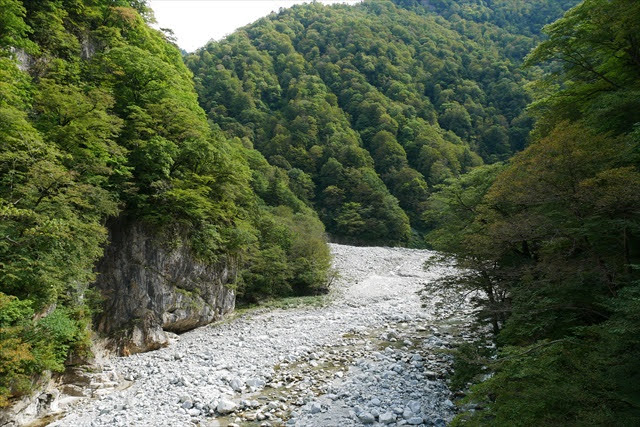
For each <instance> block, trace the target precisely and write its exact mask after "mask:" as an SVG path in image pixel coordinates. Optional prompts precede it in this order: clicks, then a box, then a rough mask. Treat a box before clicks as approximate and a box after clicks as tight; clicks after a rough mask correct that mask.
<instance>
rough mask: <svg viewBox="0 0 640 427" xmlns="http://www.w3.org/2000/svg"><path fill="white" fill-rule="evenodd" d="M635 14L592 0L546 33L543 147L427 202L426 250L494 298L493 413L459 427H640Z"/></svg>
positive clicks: (488, 402) (537, 137) (481, 398)
mask: <svg viewBox="0 0 640 427" xmlns="http://www.w3.org/2000/svg"><path fill="white" fill-rule="evenodd" d="M639 10H640V9H638V7H637V4H636V2H625V1H599V0H586V1H584V2H582V3H580V4H579V5H578V6H576V7H575V8H574V9H572V10H570V11H569V12H567V14H566V15H565V17H564V18H562V19H560V20H558V21H557V22H555V23H553V24H551V25H549V26H548V27H547V28H546V29H545V31H546V32H547V33H548V34H549V39H548V40H547V41H544V42H543V43H541V44H540V46H539V47H538V48H537V49H536V50H534V51H533V53H532V54H531V55H530V56H529V59H528V61H529V62H530V63H534V62H537V61H546V60H553V61H555V72H553V73H551V74H549V75H547V76H545V80H543V81H541V83H540V85H539V86H540V88H541V89H542V92H540V94H541V95H540V99H539V100H538V101H537V102H536V103H535V104H534V105H533V108H532V111H533V112H534V113H535V114H536V115H537V116H538V117H539V121H538V122H537V125H536V128H535V132H534V134H533V135H534V141H533V143H532V144H531V145H530V146H529V147H528V148H526V149H525V150H524V151H523V152H521V153H519V154H518V155H516V156H515V157H514V158H513V159H511V161H510V162H509V164H508V165H507V166H506V167H504V168H502V170H500V171H498V172H499V173H498V174H497V175H496V174H492V175H491V174H490V175H487V176H484V177H483V176H482V175H481V174H480V173H479V172H476V174H477V175H476V176H475V177H477V178H480V179H479V180H474V172H475V171H474V172H472V173H471V174H469V176H468V178H467V177H463V178H461V179H460V180H457V181H449V182H448V183H447V184H445V185H444V186H442V187H441V188H439V192H438V193H436V194H434V195H432V196H431V198H430V199H429V206H430V208H431V211H428V212H427V213H425V217H426V219H427V220H428V221H434V222H435V224H436V225H438V226H440V227H442V229H441V230H436V231H434V232H433V233H431V234H430V235H429V239H430V241H431V242H432V243H433V244H434V245H436V246H437V247H439V248H441V249H444V250H446V251H448V252H449V253H451V254H453V255H455V257H456V259H457V260H458V262H459V263H460V264H461V265H462V266H464V267H466V268H467V269H468V270H466V272H465V273H464V274H463V281H464V283H465V284H466V285H467V286H470V287H472V288H473V289H478V288H479V289H482V290H484V291H485V294H486V300H485V301H482V305H483V310H482V311H481V312H480V313H482V312H485V313H489V314H491V313H493V315H489V316H486V319H487V320H489V321H491V322H492V323H493V329H494V331H495V332H496V342H497V344H498V351H497V359H496V360H495V362H493V363H491V364H490V365H489V366H490V367H491V369H492V375H491V376H490V378H489V379H487V380H485V381H484V382H481V383H480V384H478V385H476V386H474V387H472V389H471V393H470V395H469V396H468V398H467V400H468V401H471V402H476V403H480V404H481V406H483V407H484V408H485V409H484V410H480V411H475V412H473V413H463V414H461V415H460V416H459V417H458V418H457V419H456V421H455V422H454V425H523V426H525V425H533V424H542V425H558V426H560V425H624V426H627V425H629V426H631V425H636V424H637V423H638V422H639V420H640V400H639V396H640V388H639V387H638V384H639V382H638V380H637V378H636V377H637V372H638V371H639V369H638V361H637V358H636V357H634V356H631V354H637V351H638V340H637V334H636V331H637V328H638V319H637V317H638V316H637V313H636V312H634V311H633V310H635V309H637V304H638V294H637V291H638V289H637V288H638V279H639V276H638V270H637V269H636V268H634V265H637V264H638V262H639V261H640V238H639V236H640V222H639V221H638V218H640V215H639V214H640V197H639V196H638V194H640V170H639V169H638V160H639V159H638V144H639V143H640V140H639V139H638V138H637V134H636V128H637V123H639V122H640V115H639V114H638V111H639V110H638V109H637V108H635V107H633V103H634V102H636V100H637V97H636V96H635V95H634V94H635V93H636V92H637V88H638V84H639V82H640V79H639V78H638V73H637V70H638V67H637V64H635V60H634V59H633V58H634V55H636V53H637V45H636V44H635V43H636V42H635V36H631V34H632V33H633V34H635V33H636V27H637V25H636V24H637V22H638V17H639V16H640V15H639V14H638V11H639ZM623 15H624V16H623ZM465 184H470V186H469V187H465ZM434 211H435V212H434ZM496 295H497V296H498V298H496Z"/></svg>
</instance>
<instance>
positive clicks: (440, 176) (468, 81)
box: [187, 1, 575, 244]
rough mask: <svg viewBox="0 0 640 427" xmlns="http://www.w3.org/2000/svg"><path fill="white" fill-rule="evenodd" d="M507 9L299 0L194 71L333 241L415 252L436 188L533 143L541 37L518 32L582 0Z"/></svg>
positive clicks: (215, 114)
mask: <svg viewBox="0 0 640 427" xmlns="http://www.w3.org/2000/svg"><path fill="white" fill-rule="evenodd" d="M476 3H477V4H476ZM497 3H499V4H498V5H497V6H495V7H494V6H489V5H486V4H485V2H443V1H441V2H423V4H418V3H417V2H398V4H395V3H393V2H391V1H371V2H365V3H363V4H361V5H358V6H356V7H350V6H333V7H325V6H322V5H320V4H311V5H304V6H298V7H293V8H291V9H288V10H285V11H282V12H280V13H278V14H274V15H272V16H269V17H267V18H264V19H261V20H260V21H258V22H256V23H255V24H252V25H249V26H247V27H245V28H244V29H241V30H239V31H237V32H236V33H234V34H232V35H231V36H229V37H227V38H226V39H225V40H223V41H221V42H211V43H209V44H208V45H207V46H206V47H205V48H203V49H201V50H199V51H198V52H196V54H194V55H190V56H189V57H187V65H188V66H189V67H190V68H191V69H192V71H193V72H194V74H195V78H196V89H197V91H198V93H199V96H200V103H201V105H202V107H203V108H204V110H205V111H206V112H207V114H208V116H209V119H210V120H211V121H212V122H213V123H215V124H216V125H218V126H219V127H220V128H221V129H222V130H223V131H224V133H225V134H226V135H228V136H230V137H238V138H241V139H242V140H243V141H244V143H245V145H247V146H252V147H255V148H257V149H258V150H259V151H260V152H261V153H263V154H264V156H265V157H266V158H267V160H268V161H269V162H270V163H271V164H272V165H274V166H278V167H280V168H282V169H283V170H284V171H286V173H287V175H288V176H289V178H290V183H291V188H292V189H293V190H294V192H295V193H296V195H297V196H298V197H299V198H301V199H302V200H305V201H306V202H307V203H308V205H309V206H313V207H314V208H315V209H316V210H317V211H318V213H319V214H320V217H321V218H322V220H323V222H324V223H325V225H326V226H327V229H328V231H329V232H330V233H332V234H333V235H334V236H336V237H337V238H342V239H347V240H349V241H355V242H368V243H385V244H399V243H401V244H406V243H407V242H408V241H409V239H410V235H411V228H413V229H414V230H417V231H418V232H421V231H424V230H425V223H424V222H423V221H422V219H421V214H422V212H423V211H424V210H425V202H426V200H427V198H428V197H429V194H430V192H431V189H432V187H433V186H434V185H437V184H440V183H442V182H444V180H446V179H447V178H451V177H457V176H460V175H461V174H464V173H465V172H467V171H469V170H470V169H471V168H473V167H475V166H478V165H480V164H482V163H483V162H489V163H491V162H495V161H497V160H504V159H507V158H508V157H509V156H510V155H511V154H512V153H514V152H516V151H519V150H521V149H523V148H524V147H525V145H526V143H527V135H528V133H529V131H530V129H531V126H532V123H533V122H532V119H531V117H530V116H529V115H528V114H527V113H526V112H525V111H524V109H525V107H526V105H527V104H528V103H529V102H530V100H531V99H530V97H529V95H528V94H527V92H526V90H525V87H524V86H525V84H526V83H527V81H529V78H530V77H529V76H528V72H523V71H522V70H521V69H520V68H519V66H520V61H521V59H522V57H523V56H524V54H526V53H527V52H528V51H529V49H530V48H531V47H533V46H534V44H535V43H536V41H537V40H538V37H537V32H535V31H531V30H529V29H526V28H525V29H523V30H522V31H514V30H513V28H519V24H518V22H519V21H522V22H527V23H528V24H529V25H531V26H532V27H534V28H535V27H536V23H537V22H549V21H551V20H553V19H555V18H557V17H559V16H560V14H561V12H562V8H563V7H567V6H568V5H570V4H572V3H575V2H569V1H567V2H559V3H558V4H556V3H555V2H552V3H553V4H554V5H555V6H553V7H550V6H549V5H548V4H549V3H550V2H537V3H540V4H544V5H546V7H541V8H535V7H534V6H532V5H531V4H529V3H528V2H518V1H516V2H497ZM489 11H493V13H492V14H489V13H488V12H489ZM444 17H446V18H447V19H445V18H444ZM516 17H517V19H516ZM494 22H495V24H494ZM507 24H508V25H507ZM500 25H502V26H500Z"/></svg>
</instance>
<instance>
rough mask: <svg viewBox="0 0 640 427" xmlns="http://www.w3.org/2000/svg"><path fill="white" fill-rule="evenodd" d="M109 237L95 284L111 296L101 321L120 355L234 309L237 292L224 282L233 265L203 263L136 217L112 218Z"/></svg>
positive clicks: (160, 341) (160, 344) (228, 279)
mask: <svg viewBox="0 0 640 427" xmlns="http://www.w3.org/2000/svg"><path fill="white" fill-rule="evenodd" d="M109 237H110V239H109V241H110V244H109V246H107V248H105V253H104V257H103V258H102V260H101V261H100V262H99V263H98V266H97V272H98V278H97V280H96V282H95V287H96V288H97V289H99V290H100V292H101V293H102V295H103V297H105V299H106V301H105V304H104V311H103V312H102V313H100V317H99V318H98V319H97V322H96V323H97V325H98V331H99V332H102V333H106V334H108V335H110V336H111V337H113V344H114V347H115V348H116V349H117V351H118V352H119V353H120V354H123V355H127V354H132V353H140V352H144V351H149V350H155V349H157V348H160V347H164V346H166V345H167V344H168V342H169V335H168V334H167V333H166V332H175V333H178V332H185V331H188V330H190V329H193V328H196V327H198V326H203V325H206V324H208V323H211V322H213V321H215V320H218V319H220V318H221V317H222V316H223V315H225V314H227V313H229V312H231V311H233V309H234V307H235V294H234V292H233V290H232V289H229V288H227V287H226V286H225V285H227V284H228V283H229V282H231V280H232V279H233V276H234V275H235V268H234V267H233V266H230V265H228V264H226V263H224V262H221V263H219V264H217V265H207V264H205V263H202V262H200V261H198V260H196V259H195V257H194V256H193V255H192V254H191V253H190V251H189V249H188V248H187V247H185V246H182V245H178V246H176V247H174V246H172V242H166V241H164V242H163V241H162V239H160V238H159V237H158V236H156V235H154V233H152V232H151V231H150V230H148V229H146V228H145V227H144V226H142V225H141V224H139V223H135V222H132V221H127V220H123V219H119V220H117V221H113V222H112V223H111V224H110V225H109Z"/></svg>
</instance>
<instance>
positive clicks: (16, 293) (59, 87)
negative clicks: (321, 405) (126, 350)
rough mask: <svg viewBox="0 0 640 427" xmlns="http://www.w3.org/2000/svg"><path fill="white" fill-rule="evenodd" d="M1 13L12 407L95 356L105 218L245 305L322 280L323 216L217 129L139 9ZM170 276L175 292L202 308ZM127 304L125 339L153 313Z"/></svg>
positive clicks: (61, 6)
mask: <svg viewBox="0 0 640 427" xmlns="http://www.w3.org/2000/svg"><path fill="white" fill-rule="evenodd" d="M0 10H1V13H0V77H1V78H0V82H1V83H0V236H2V237H1V238H0V260H1V261H0V349H1V351H0V354H1V356H0V406H3V405H5V404H7V402H8V401H7V399H8V398H11V397H15V396H19V395H21V394H22V393H26V392H27V391H28V390H29V389H30V388H31V387H32V385H33V379H34V378H36V375H37V374H39V373H41V372H42V371H44V370H55V371H60V370H63V369H64V364H65V362H68V361H69V360H70V359H69V355H70V354H74V355H76V356H82V355H85V354H86V353H87V351H88V347H89V340H88V337H89V334H88V332H89V329H88V325H89V323H90V320H91V316H92V314H96V313H100V312H101V311H102V310H103V308H104V307H106V306H109V304H110V303H111V299H112V297H113V294H114V293H115V290H114V289H109V288H107V289H101V291H102V292H97V291H96V290H95V289H92V288H89V285H90V284H91V283H92V282H93V281H94V279H95V277H96V274H95V272H94V265H95V264H96V262H97V261H98V260H99V259H100V258H101V256H102V253H103V247H104V245H106V244H108V242H107V231H108V230H107V227H106V226H105V224H107V219H109V218H116V217H117V218H118V221H110V222H109V224H115V223H122V221H126V222H128V223H135V224H134V226H135V227H138V228H135V229H136V230H137V229H140V227H143V229H144V230H145V236H144V239H145V240H144V241H145V242H151V243H149V244H150V245H152V246H148V247H156V248H160V249H158V251H160V250H161V249H162V248H164V249H162V250H164V251H165V252H166V253H169V254H171V253H174V252H172V251H178V252H179V253H181V254H187V253H188V256H189V257H190V262H191V263H197V265H198V266H199V267H198V268H200V269H204V270H206V269H207V268H208V267H209V266H211V268H212V269H213V268H218V267H216V266H219V265H224V266H225V271H227V272H229V274H227V275H226V276H225V279H224V280H222V279H220V280H218V281H217V282H216V283H218V285H219V286H222V285H226V286H227V287H230V288H233V289H237V291H238V292H240V293H244V294H246V295H247V296H251V297H260V296H265V295H282V294H291V293H293V292H310V291H312V290H313V289H314V288H316V287H318V286H323V285H324V282H325V281H326V272H327V268H328V266H329V252H328V247H327V246H326V242H325V238H324V234H323V233H324V232H323V227H322V224H321V223H320V221H319V220H318V219H317V216H316V215H315V213H314V212H313V211H311V209H309V208H308V207H307V206H306V205H305V204H304V203H303V202H302V201H300V200H299V199H297V198H296V196H295V195H294V194H293V193H292V192H291V191H290V190H289V186H288V182H289V178H288V177H287V176H286V174H283V173H281V171H280V170H278V169H277V168H274V167H271V166H269V165H268V164H267V162H266V161H265V160H264V158H263V157H262V156H261V155H260V154H259V153H258V152H256V151H254V150H251V149H249V148H245V147H244V146H243V145H242V144H241V143H240V142H239V141H231V140H227V139H226V138H225V137H224V136H223V135H222V134H221V133H220V132H216V131H212V130H211V129H210V127H209V125H208V123H207V120H206V116H205V114H204V112H203V111H202V109H201V108H200V107H199V105H198V103H197V96H196V93H195V91H194V88H193V83H192V75H191V73H190V72H189V70H188V69H187V68H186V67H185V66H184V63H183V61H182V56H181V54H180V52H179V50H178V49H177V48H176V47H175V46H174V45H173V44H171V43H169V42H168V41H167V40H166V39H165V36H164V35H163V34H162V33H161V32H159V31H156V30H152V29H151V28H150V27H149V26H148V25H147V23H146V21H145V19H146V17H147V16H148V10H147V9H146V6H145V5H144V2H143V1H126V0H120V1H110V0H95V1H90V0H86V1H81V0H56V1H46V2H42V1H22V2H20V1H17V0H2V1H0ZM110 231H112V232H115V231H117V230H110ZM154 245H155V246H154ZM112 252H113V250H112ZM116 252H117V248H116ZM178 252H176V253H178ZM153 255H154V254H150V256H151V257H153ZM185 256H186V255H185ZM156 258H157V257H156ZM191 258H193V259H191ZM154 259H155V258H154ZM134 261H136V262H137V260H134ZM178 261H180V260H178ZM136 262H133V263H132V265H133V267H132V268H135V269H138V270H142V269H146V268H148V266H146V265H145V264H140V263H138V264H136ZM175 263H176V260H175V259H173V264H172V265H175ZM220 269H221V268H220ZM207 271H208V270H207ZM159 276H160V280H161V281H163V283H164V282H166V283H164V285H166V287H167V289H169V291H168V292H170V295H169V296H171V297H172V298H179V299H180V301H185V303H186V304H187V305H188V304H189V303H196V302H200V301H201V300H202V298H203V297H202V296H201V295H196V294H194V293H193V292H191V294H189V292H188V289H187V290H184V289H181V290H178V289H176V288H177V284H176V283H172V282H170V281H168V280H169V279H168V278H166V277H168V276H166V277H165V276H162V271H161V272H160V274H159ZM162 277H165V278H164V279H162ZM134 285H136V284H135V283H133V284H132V283H122V284H121V286H122V288H121V289H124V290H125V291H126V290H127V289H129V288H131V289H133V288H135V286H134ZM109 286H111V287H115V286H116V284H114V283H111V284H109ZM178 291H180V292H178ZM231 293H232V294H233V292H231ZM123 297H124V299H125V300H126V299H128V302H129V304H132V303H133V304H138V306H136V307H134V309H135V310H134V312H135V313H136V315H135V316H134V317H133V318H132V319H128V320H130V322H131V323H128V324H126V325H124V326H123V327H122V328H121V329H124V330H126V329H127V328H130V327H132V325H133V324H145V322H146V320H145V321H144V322H143V321H141V318H142V317H144V316H146V314H145V313H146V310H154V309H156V308H157V307H155V306H154V304H156V302H153V303H149V305H148V306H147V305H146V304H147V303H145V302H144V301H142V300H139V299H135V298H131V296H128V295H124V296H123ZM151 297H153V296H151ZM177 308H181V306H179V305H178V306H177V307H176V306H173V307H167V308H166V309H167V310H168V309H171V310H176V309H177ZM213 308H215V307H213ZM201 310H204V311H207V310H212V308H211V307H206V306H202V307H201ZM178 311H179V310H178ZM192 311H193V309H192ZM196 311H197V310H196ZM162 314H163V313H162V312H160V313H159V315H162ZM196 315H198V313H196ZM145 319H146V318H145ZM110 320H113V319H106V321H107V322H109V321H110ZM121 320H122V319H119V321H121Z"/></svg>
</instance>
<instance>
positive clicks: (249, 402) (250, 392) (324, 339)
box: [53, 245, 471, 427]
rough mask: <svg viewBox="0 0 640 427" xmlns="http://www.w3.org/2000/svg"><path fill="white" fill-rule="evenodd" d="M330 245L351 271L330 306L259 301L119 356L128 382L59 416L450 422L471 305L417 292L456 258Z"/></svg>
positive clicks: (114, 421) (100, 420)
mask: <svg viewBox="0 0 640 427" xmlns="http://www.w3.org/2000/svg"><path fill="white" fill-rule="evenodd" d="M332 250H333V253H334V256H335V262H334V264H335V268H336V269H337V270H338V271H339V273H340V276H341V277H340V279H339V280H337V282H336V284H335V285H334V289H333V291H332V295H331V296H330V297H329V298H328V302H327V303H326V304H325V305H323V306H322V307H311V306H305V307H302V308H293V309H287V310H282V309H274V310H266V311H261V312H254V313H250V314H247V315H244V316H241V317H238V318H235V319H233V320H230V321H227V322H224V323H221V324H214V325H209V326H206V327H202V328H199V329H196V330H194V331H191V332H188V333H185V334H183V335H181V336H180V337H179V338H177V339H176V340H175V341H174V342H173V343H172V344H171V345H170V346H169V347H167V348H164V349H160V350H158V351H154V352H150V353H145V354H138V355H134V356H131V357H127V358H115V359H112V360H111V361H110V362H109V363H110V364H111V365H112V366H113V368H114V369H115V372H116V373H117V375H118V377H119V380H120V383H119V387H118V388H114V389H113V392H111V393H109V394H105V395H104V396H101V397H100V398H98V399H91V400H85V401H78V402H77V403H74V404H73V405H71V406H70V407H69V412H68V415H67V416H66V417H65V418H63V419H61V420H58V421H57V422H55V423H54V424H53V425H55V426H73V427H78V426H119V425H136V426H137V425H149V426H181V425H183V426H188V425H202V426H215V425H233V424H238V425H273V426H275V425H285V424H286V425H291V426H294V425H296V426H346V425H362V424H374V423H378V424H384V425H405V424H408V425H428V426H432V425H435V426H440V425H444V424H446V422H448V421H449V420H450V419H451V418H452V416H453V414H454V411H455V407H454V405H453V404H452V403H451V399H450V396H449V390H448V389H447V387H446V383H445V381H444V380H445V378H446V376H447V374H448V371H449V369H450V356H449V355H448V353H447V352H446V349H447V348H448V347H449V346H450V344H451V343H452V342H453V341H454V340H457V339H466V338H469V336H468V335H467V334H466V333H465V332H464V331H466V330H467V324H468V322H469V321H470V316H469V313H470V311H471V310H470V308H469V306H468V304H467V303H466V302H465V301H463V300H462V297H461V296H458V295H456V294H452V293H447V292H445V291H442V290H435V289H430V290H429V291H428V292H427V293H426V299H424V300H421V299H420V296H419V295H418V292H419V291H420V290H422V289H424V288H425V286H427V287H428V284H429V283H430V282H432V281H433V280H434V278H436V277H437V276H438V275H440V274H443V273H444V270H445V269H446V268H447V267H444V266H443V267H441V268H435V269H434V268H432V269H430V271H429V272H427V271H425V270H424V269H423V263H424V261H425V260H426V259H428V258H429V257H430V256H431V255H432V253H431V252H429V251H419V250H410V249H396V248H362V247H350V246H343V245H332ZM423 305H424V306H423Z"/></svg>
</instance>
